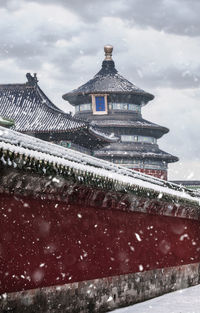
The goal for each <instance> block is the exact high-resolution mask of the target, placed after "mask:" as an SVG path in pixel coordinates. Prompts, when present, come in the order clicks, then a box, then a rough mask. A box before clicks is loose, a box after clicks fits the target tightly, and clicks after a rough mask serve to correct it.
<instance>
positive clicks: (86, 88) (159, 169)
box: [63, 45, 178, 180]
mask: <svg viewBox="0 0 200 313" xmlns="http://www.w3.org/2000/svg"><path fill="white" fill-rule="evenodd" d="M104 51H105V59H104V61H103V63H102V68H101V70H100V71H99V72H98V73H97V74H96V75H95V76H94V78H92V79H91V80H89V81H88V82H87V83H86V84H84V85H82V86H80V87H79V88H77V89H75V90H73V91H71V92H69V93H66V94H64V95H63V99H65V100H67V101H69V103H70V104H72V105H73V106H74V107H75V117H76V118H79V119H83V120H87V121H89V122H90V123H92V124H93V125H94V126H95V127H98V128H99V129H100V130H101V131H104V132H110V133H113V134H114V135H115V136H116V137H119V138H120V141H119V142H113V143H110V144H109V145H107V146H105V147H103V148H100V149H98V150H95V153H94V154H95V156H96V157H98V158H101V159H104V160H107V161H111V162H113V163H117V164H120V165H123V166H125V167H128V168H130V169H134V170H137V171H139V172H143V173H145V174H148V175H152V176H155V177H158V178H161V179H165V180H167V168H168V163H171V162H177V161H178V158H177V157H175V156H173V155H171V154H169V153H166V152H164V151H162V150H160V149H159V146H158V144H157V139H159V138H161V137H162V136H163V135H164V134H166V133H168V132H169V129H168V128H166V127H163V126H160V125H157V124H154V123H152V122H149V121H147V120H145V119H143V117H142V113H141V109H142V107H143V106H144V105H146V104H147V103H148V102H149V101H150V100H153V99H154V96H153V95H152V94H150V93H148V92H146V91H144V90H142V89H140V88H138V87H136V86H135V85H134V84H132V83H131V82H129V81H128V80H127V79H125V78H124V77H123V76H121V75H120V74H119V73H118V71H117V70H116V68H115V63H114V61H113V60H112V51H113V47H112V46H110V45H107V46H105V47H104Z"/></svg>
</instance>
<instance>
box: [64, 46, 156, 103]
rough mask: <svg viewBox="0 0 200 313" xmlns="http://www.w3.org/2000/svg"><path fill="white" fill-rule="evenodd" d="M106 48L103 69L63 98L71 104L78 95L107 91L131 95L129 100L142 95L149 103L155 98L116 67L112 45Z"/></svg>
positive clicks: (144, 100)
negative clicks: (125, 76)
mask: <svg viewBox="0 0 200 313" xmlns="http://www.w3.org/2000/svg"><path fill="white" fill-rule="evenodd" d="M104 50H105V55H106V58H105V60H104V61H103V63H102V68H101V70H100V71H99V72H98V73H97V74H96V75H95V76H94V78H92V79H91V80H89V81H88V82H87V83H86V84H84V85H82V86H80V87H79V88H77V89H74V90H72V91H71V92H69V93H66V94H64V95H63V99H65V100H68V101H69V102H70V103H71V104H76V102H77V100H78V99H77V97H78V96H85V95H90V94H99V93H107V94H109V95H111V94H114V95H117V94H121V95H125V96H129V101H131V96H140V97H141V101H142V102H143V103H147V102H148V101H149V100H152V99H153V98H154V96H153V95H152V94H150V93H148V92H146V91H144V90H143V89H141V88H139V87H137V86H135V85H134V84H133V83H131V82H130V81H128V80H127V79H126V78H124V77H123V76H122V75H120V74H119V73H118V71H117V70H116V68H115V63H114V61H113V60H112V58H111V56H112V49H111V48H110V46H109V49H108V46H105V47H104ZM108 50H109V51H111V52H109V55H108ZM110 54H111V55H110Z"/></svg>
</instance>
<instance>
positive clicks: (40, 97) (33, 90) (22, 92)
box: [0, 73, 117, 146]
mask: <svg viewBox="0 0 200 313" xmlns="http://www.w3.org/2000/svg"><path fill="white" fill-rule="evenodd" d="M27 78H28V82H27V83H25V84H6V85H0V115H1V116H3V117H5V118H8V119H12V120H13V121H14V126H13V129H15V130H17V131H19V132H24V133H34V134H35V133H65V134H66V136H67V134H68V133H75V132H77V134H79V131H80V130H82V131H83V132H84V136H85V137H86V138H87V137H88V138H89V139H88V140H85V142H84V141H82V142H81V145H83V146H84V145H86V146H87V143H88V141H92V139H94V140H93V141H98V142H99V143H100V142H102V144H100V146H102V145H103V142H104V144H106V143H110V142H114V141H117V138H114V137H111V136H109V135H107V134H105V133H103V132H101V131H99V130H96V129H95V126H92V125H90V124H89V123H88V122H86V121H82V120H79V119H77V118H74V117H72V116H71V115H70V114H67V113H65V112H63V111H61V110H60V109H59V108H58V107H56V106H55V105H54V104H53V102H51V100H50V99H49V98H48V97H47V96H46V95H45V94H44V92H43V91H42V90H41V88H40V87H39V85H38V81H37V78H36V76H34V77H32V76H31V75H30V74H29V73H28V74H27ZM74 137H75V136H74ZM93 145H94V146H95V143H94V142H93Z"/></svg>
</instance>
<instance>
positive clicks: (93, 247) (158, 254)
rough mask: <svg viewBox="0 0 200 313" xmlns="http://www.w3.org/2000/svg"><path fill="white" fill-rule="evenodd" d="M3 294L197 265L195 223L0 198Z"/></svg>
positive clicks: (199, 233) (199, 239)
mask: <svg viewBox="0 0 200 313" xmlns="http://www.w3.org/2000/svg"><path fill="white" fill-rule="evenodd" d="M0 208H1V209H0V293H3V292H11V291H19V290H23V289H30V288H35V287H42V286H50V285H57V284H63V283H67V282H73V281H81V280H87V279H93V278H100V277H105V276H113V275H119V274H124V273H133V272H138V271H140V270H149V269H155V268H164V267H168V266H176V265H182V264H188V263H193V262H200V251H199V250H200V248H199V247H200V224H199V222H198V221H195V220H187V219H181V218H175V217H166V216H159V215H151V214H143V213H133V212H123V211H119V210H112V209H110V210H108V209H95V208H92V207H88V208H84V207H81V206H80V205H79V207H77V206H75V205H71V206H69V205H68V206H67V205H66V204H65V203H62V202H60V203H56V202H53V201H51V202H50V201H49V202H48V201H42V200H35V199H30V198H29V199H27V198H20V197H14V196H13V197H12V196H9V195H0Z"/></svg>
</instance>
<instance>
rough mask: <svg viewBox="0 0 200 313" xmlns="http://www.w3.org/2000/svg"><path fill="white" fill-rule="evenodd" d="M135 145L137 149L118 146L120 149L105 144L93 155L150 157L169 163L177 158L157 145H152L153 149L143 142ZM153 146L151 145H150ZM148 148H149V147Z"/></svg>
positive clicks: (141, 158) (142, 158)
mask: <svg viewBox="0 0 200 313" xmlns="http://www.w3.org/2000/svg"><path fill="white" fill-rule="evenodd" d="M136 145H137V150H136V149H135V151H131V150H130V149H129V150H128V148H126V149H124V150H122V148H123V147H122V146H121V147H120V149H117V150H112V147H110V149H109V147H108V146H107V147H106V148H105V149H101V150H97V151H95V156H96V157H104V156H106V157H108V156H112V157H113V156H115V158H116V157H122V158H127V159H130V158H136V159H140V160H144V159H151V160H155V159H156V160H161V161H163V162H167V163H171V162H177V161H178V158H177V157H175V156H173V155H172V154H170V153H167V152H165V151H162V150H160V149H159V148H158V146H157V145H154V147H156V148H155V149H154V150H155V151H154V152H153V151H148V149H147V144H145V145H144V144H143V143H139V144H138V143H137V144H135V146H136ZM151 145H152V144H149V145H148V147H151ZM152 146H153V145H152ZM149 150H150V148H149Z"/></svg>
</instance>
